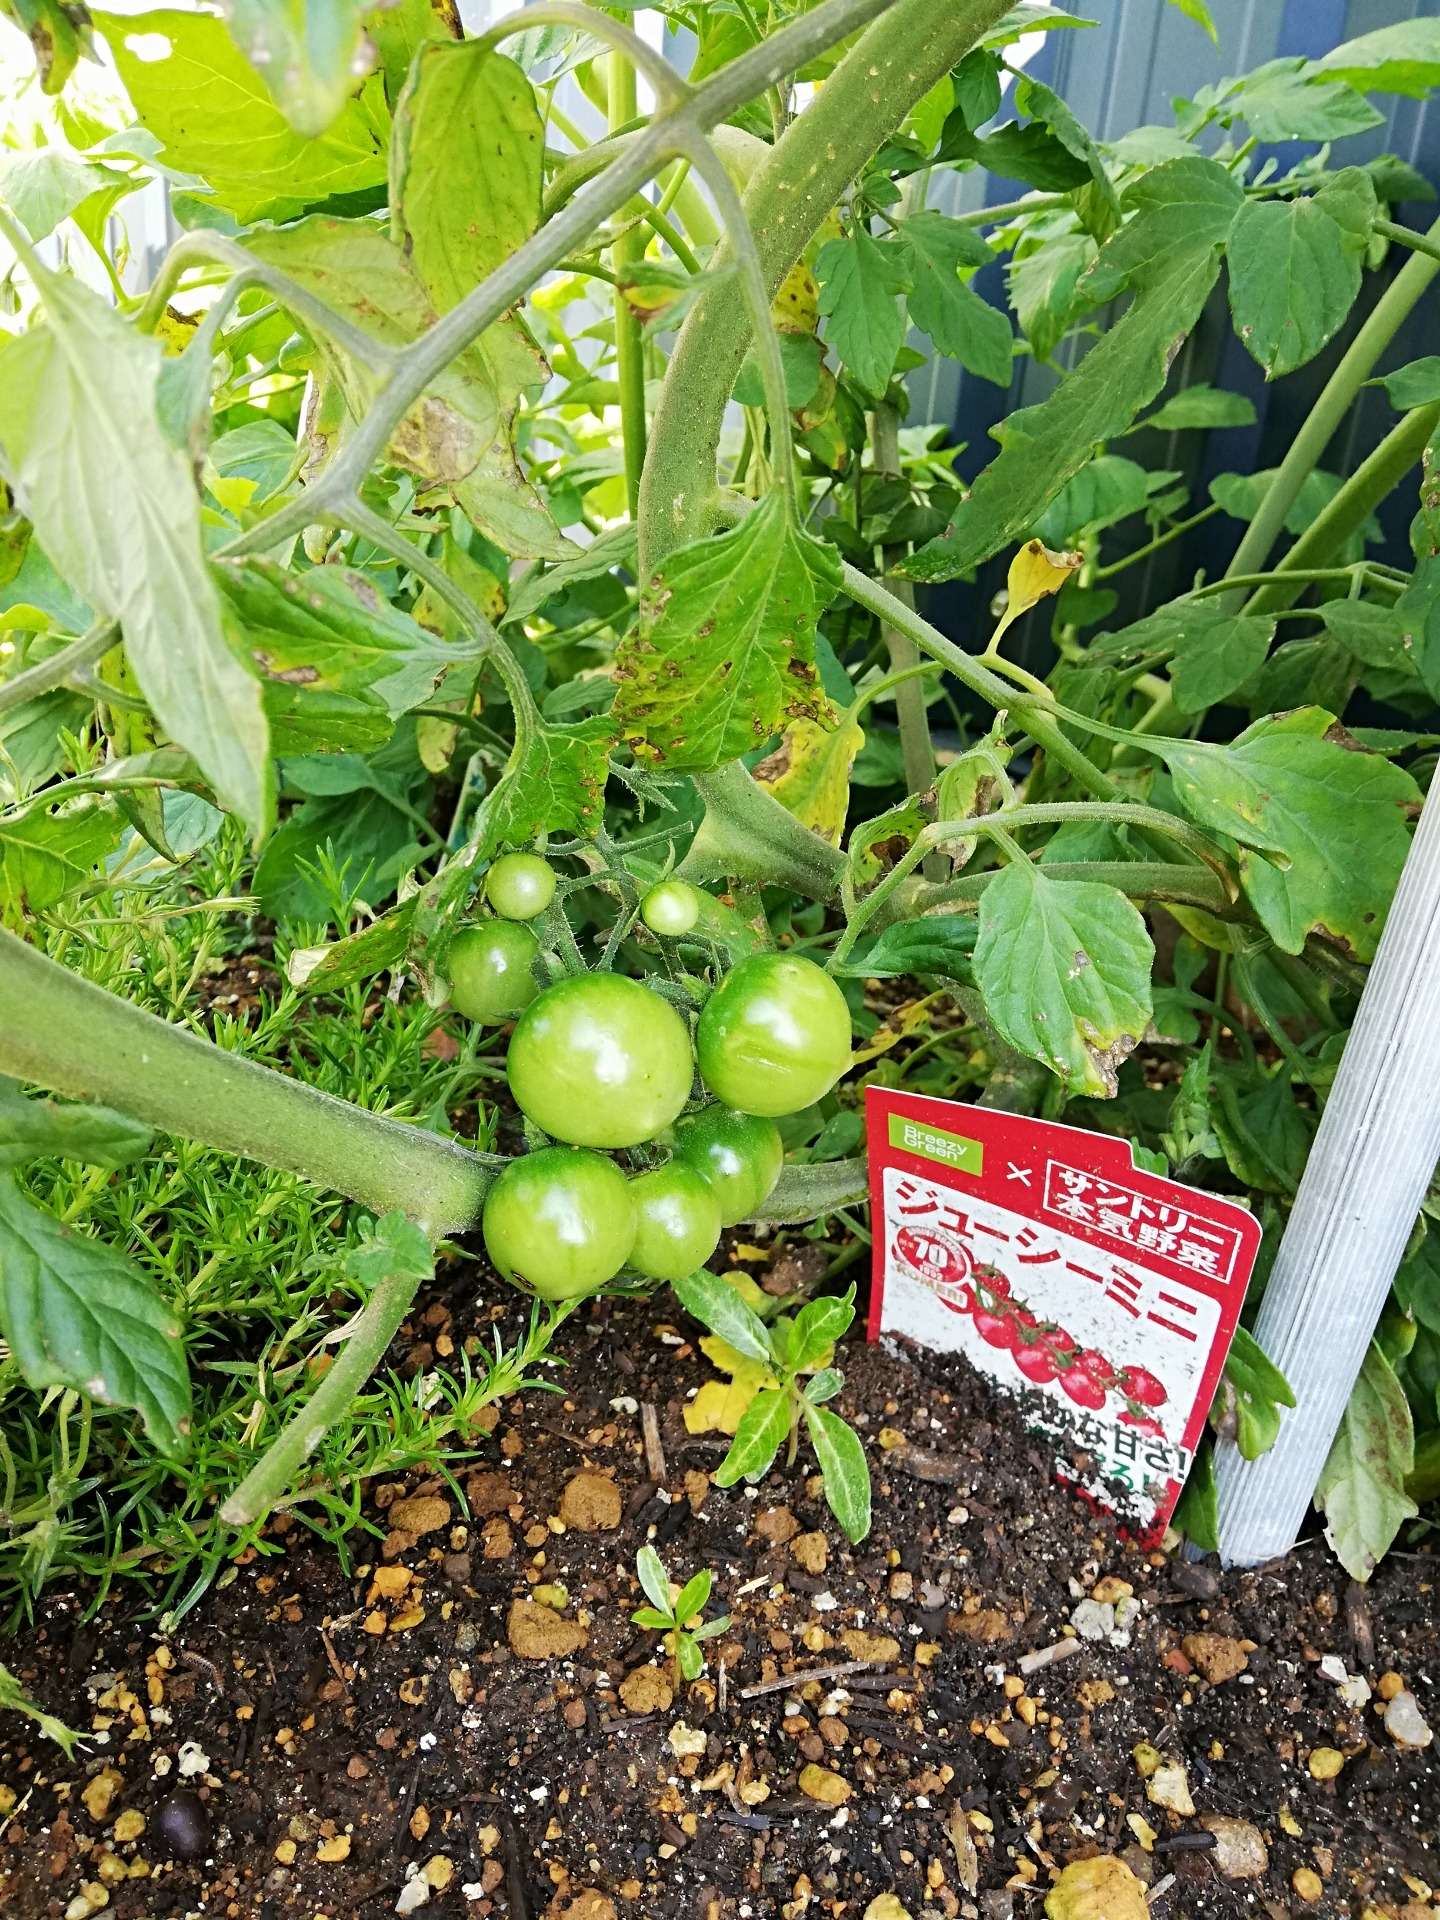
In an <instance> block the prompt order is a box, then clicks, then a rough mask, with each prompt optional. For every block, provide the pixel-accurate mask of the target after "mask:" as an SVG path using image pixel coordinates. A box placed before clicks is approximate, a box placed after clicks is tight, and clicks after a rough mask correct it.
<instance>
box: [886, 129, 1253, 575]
mask: <svg viewBox="0 0 1440 1920" xmlns="http://www.w3.org/2000/svg"><path fill="white" fill-rule="evenodd" d="M1240 197H1241V196H1240V189H1239V187H1238V186H1237V184H1236V182H1235V181H1234V180H1233V179H1232V177H1231V176H1230V175H1229V174H1228V173H1227V172H1226V171H1225V169H1224V168H1223V167H1220V166H1218V165H1216V163H1215V162H1214V161H1211V160H1201V159H1184V160H1172V161H1170V162H1168V163H1167V164H1166V165H1164V166H1161V167H1156V168H1154V169H1153V170H1152V171H1151V172H1149V173H1147V174H1145V175H1144V176H1142V178H1141V180H1140V181H1139V182H1138V183H1137V185H1136V186H1134V187H1132V188H1131V190H1130V193H1129V194H1128V195H1127V205H1128V206H1130V207H1133V208H1134V209H1135V213H1134V217H1133V219H1131V220H1130V221H1129V222H1128V223H1127V224H1126V225H1125V226H1124V227H1122V228H1121V229H1120V230H1119V232H1118V233H1115V234H1113V235H1112V236H1111V238H1110V239H1109V240H1108V241H1107V242H1106V243H1105V245H1104V247H1103V248H1102V249H1101V251H1100V254H1099V257H1098V258H1097V259H1096V261H1095V262H1094V264H1093V265H1092V266H1091V268H1090V269H1089V270H1088V272H1087V274H1086V276H1085V277H1086V282H1087V284H1088V285H1089V286H1090V287H1091V290H1092V291H1093V292H1094V293H1095V295H1096V297H1098V298H1102V299H1109V298H1110V297H1112V295H1113V294H1115V293H1116V292H1118V291H1119V290H1120V288H1121V287H1122V286H1125V285H1129V286H1130V287H1132V288H1133V289H1134V294H1135V297H1134V299H1133V300H1132V302H1131V304H1130V306H1129V308H1128V309H1127V311H1126V312H1125V313H1124V314H1123V315H1122V316H1121V318H1120V319H1119V320H1117V321H1116V322H1115V323H1114V324H1113V325H1112V326H1111V327H1110V328H1109V329H1108V331H1107V332H1106V333H1105V334H1104V335H1103V337H1102V338H1101V339H1100V340H1099V341H1098V342H1097V343H1096V345H1095V346H1094V347H1092V348H1091V350H1090V352H1089V353H1087V354H1086V355H1085V357H1084V359H1082V360H1081V362H1080V364H1079V366H1078V367H1076V369H1075V370H1074V372H1073V373H1069V374H1067V375H1066V376H1065V378H1064V379H1063V380H1062V381H1061V383H1060V385H1059V386H1058V387H1057V388H1056V390H1055V392H1054V393H1053V394H1051V396H1050V397H1049V399H1047V400H1044V401H1042V402H1041V403H1040V405H1039V406H1035V407H1025V408H1023V409H1022V410H1021V411H1020V412H1018V413H1013V414H1011V415H1010V417H1009V418H1008V420H1006V422H1005V423H1004V425H1003V426H1002V427H1000V428H998V429H997V430H996V438H997V439H998V440H999V442H1000V453H999V456H998V457H997V458H996V459H995V460H993V461H992V462H991V464H990V465H989V466H988V467H987V468H986V469H985V471H984V472H983V473H982V474H981V475H980V476H979V478H978V479H977V480H976V482H975V484H974V486H973V487H972V489H971V491H970V493H969V495H968V497H967V498H966V500H965V502H964V504H963V505H962V506H961V507H960V509H959V510H958V512H957V513H956V516H955V521H954V525H953V527H952V528H951V530H950V531H949V532H948V533H946V534H945V535H943V536H942V537H941V538H940V539H938V540H933V541H931V543H930V544H929V545H928V546H927V547H924V548H922V549H921V550H920V552H919V553H917V554H915V555H914V556H912V558H911V559H910V560H909V561H907V562H906V563H905V565H904V567H903V568H902V571H904V572H907V573H909V574H911V575H912V576H913V577H915V578H917V579H922V580H949V579H953V578H954V577H955V575H956V574H958V573H962V572H964V571H965V570H966V569H967V568H969V567H973V566H976V565H978V564H979V562H980V561H982V560H986V559H988V558H989V556H990V555H991V554H992V553H995V552H996V551H997V550H998V549H999V548H1001V547H1003V546H1007V545H1011V544H1014V543H1018V542H1019V541H1022V540H1024V539H1026V538H1028V536H1029V535H1030V534H1031V533H1032V532H1033V531H1034V528H1035V523H1036V521H1037V520H1038V518H1039V516H1040V514H1041V513H1042V512H1043V510H1044V509H1045V507H1046V506H1047V505H1048V504H1049V503H1050V501H1051V500H1053V499H1054V497H1055V496H1056V494H1057V493H1059V491H1060V489H1061V488H1062V487H1063V486H1064V484H1065V482H1066V481H1067V480H1069V479H1070V478H1071V476H1072V475H1074V474H1076V473H1078V472H1079V470H1080V468H1081V467H1082V466H1083V465H1084V464H1085V462H1086V461H1087V460H1088V459H1089V458H1090V457H1091V455H1092V453H1093V451H1094V448H1095V443H1096V442H1097V441H1100V440H1106V439H1109V438H1111V437H1112V436H1113V435H1115V434H1118V433H1123V432H1124V430H1125V429H1126V428H1127V427H1128V426H1129V425H1130V424H1131V423H1132V421H1133V420H1134V419H1135V417H1136V415H1137V414H1138V413H1139V412H1140V410H1141V408H1142V407H1144V406H1146V405H1148V404H1149V402H1150V401H1151V400H1153V399H1154V397H1155V395H1156V394H1157V393H1158V392H1159V391H1160V389H1161V388H1162V387H1163V385H1164V384H1165V379H1166V376H1167V375H1168V373H1169V371H1170V365H1171V362H1172V361H1173V359H1174V357H1175V353H1176V350H1177V348H1178V347H1179V345H1180V342H1181V341H1182V340H1183V339H1184V338H1185V335H1186V334H1187V333H1188V332H1189V330H1190V328H1191V327H1192V326H1193V325H1194V323H1195V320H1196V319H1197V318H1198V316H1199V314H1200V311H1201V309H1202V307H1203V306H1204V304H1205V300H1206V298H1207V296H1208V294H1209V292H1210V289H1211V287H1212V286H1213V285H1214V283H1215V279H1216V276H1217V274H1218V272H1219V264H1220V247H1221V244H1222V243H1223V241H1224V239H1225V236H1226V234H1227V233H1228V231H1229V229H1230V225H1231V223H1232V221H1233V219H1234V216H1235V210H1236V208H1237V207H1238V205H1239V204H1240Z"/></svg>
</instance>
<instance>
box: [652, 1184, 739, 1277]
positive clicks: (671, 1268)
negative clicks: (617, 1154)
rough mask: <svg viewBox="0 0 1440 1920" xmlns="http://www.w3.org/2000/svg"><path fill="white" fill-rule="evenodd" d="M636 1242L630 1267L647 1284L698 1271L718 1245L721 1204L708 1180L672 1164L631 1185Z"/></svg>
mask: <svg viewBox="0 0 1440 1920" xmlns="http://www.w3.org/2000/svg"><path fill="white" fill-rule="evenodd" d="M630 1197H631V1199H632V1200H633V1201H634V1202H635V1218H636V1226H635V1244H634V1246H633V1247H632V1248H631V1249H630V1265H631V1266H632V1267H633V1268H634V1269H635V1271H636V1272H637V1273H643V1274H644V1275H645V1276H646V1278H647V1279H650V1280H683V1279H684V1278H685V1276H686V1274H687V1273H694V1272H695V1270H696V1268H697V1267H703V1266H704V1264H705V1262H706V1261H707V1260H708V1259H709V1258H710V1256H711V1254H712V1253H714V1251H715V1249H716V1247H717V1246H718V1245H719V1242H720V1202H719V1200H718V1199H717V1198H716V1197H715V1192H714V1190H713V1188H712V1187H711V1186H710V1183H709V1181H708V1180H706V1179H705V1178H704V1177H703V1175H701V1174H699V1173H697V1172H696V1171H695V1169H694V1167H692V1166H688V1165H687V1164H686V1163H685V1161H683V1160H671V1161H669V1162H668V1163H667V1164H666V1165H665V1166H663V1167H657V1168H656V1169H655V1171H654V1172H653V1173H641V1174H637V1175H636V1176H635V1178H634V1179H633V1180H632V1181H631V1182H630Z"/></svg>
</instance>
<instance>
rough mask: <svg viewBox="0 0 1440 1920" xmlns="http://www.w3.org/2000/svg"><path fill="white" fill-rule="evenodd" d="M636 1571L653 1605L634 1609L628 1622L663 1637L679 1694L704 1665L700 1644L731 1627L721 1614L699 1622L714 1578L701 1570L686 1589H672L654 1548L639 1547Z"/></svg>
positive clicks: (694, 1678)
mask: <svg viewBox="0 0 1440 1920" xmlns="http://www.w3.org/2000/svg"><path fill="white" fill-rule="evenodd" d="M635 1571H636V1573H637V1574H638V1575H639V1577H640V1584H641V1586H642V1587H643V1588H644V1589H645V1591H646V1593H647V1594H648V1595H649V1596H650V1598H651V1600H653V1601H654V1603H655V1604H654V1605H653V1606H650V1607H637V1608H636V1610H635V1612H634V1613H632V1614H631V1616H630V1618H631V1619H632V1620H633V1621H634V1622H635V1624H636V1626H637V1627H648V1628H649V1629H650V1631H651V1632H652V1633H663V1634H664V1636H665V1650H666V1652H667V1653H668V1654H669V1655H670V1658H671V1661H672V1662H673V1663H674V1667H675V1689H676V1691H677V1693H678V1691H679V1689H680V1682H681V1681H682V1680H698V1679H699V1678H700V1674H701V1671H702V1670H703V1668H704V1665H705V1655H704V1654H703V1653H702V1652H701V1651H700V1642H701V1641H702V1640H713V1639H714V1637H715V1635H716V1634H717V1633H723V1632H724V1631H725V1629H726V1628H727V1627H728V1626H729V1624H730V1616H729V1614H728V1613H722V1614H721V1615H720V1616H719V1618H718V1619H715V1620H705V1621H701V1622H700V1624H699V1625H698V1626H696V1625H695V1624H694V1622H696V1621H699V1620H700V1615H701V1614H702V1613H703V1612H704V1611H705V1602H706V1601H707V1600H708V1599H709V1598H710V1589H711V1587H712V1586H713V1585H714V1584H715V1577H714V1575H713V1574H712V1573H711V1571H710V1569H709V1568H708V1567H702V1568H701V1569H700V1571H699V1573H697V1574H695V1575H694V1577H693V1578H692V1579H690V1580H687V1581H686V1583H685V1585H684V1586H683V1587H680V1588H675V1587H672V1586H671V1584H670V1576H669V1574H667V1573H666V1571H665V1568H664V1565H663V1563H662V1561H661V1559H660V1556H659V1554H658V1553H657V1552H656V1551H655V1549H654V1547H642V1548H641V1549H640V1551H639V1553H638V1554H637V1555H636V1556H635Z"/></svg>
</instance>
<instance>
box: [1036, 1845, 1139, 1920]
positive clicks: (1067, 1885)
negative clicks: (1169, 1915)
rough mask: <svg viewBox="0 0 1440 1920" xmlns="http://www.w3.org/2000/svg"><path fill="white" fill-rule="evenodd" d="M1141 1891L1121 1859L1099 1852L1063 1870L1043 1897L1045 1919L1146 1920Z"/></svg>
mask: <svg viewBox="0 0 1440 1920" xmlns="http://www.w3.org/2000/svg"><path fill="white" fill-rule="evenodd" d="M1149 1915H1150V1907H1149V1904H1148V1902H1147V1901H1146V1899H1145V1889H1144V1887H1143V1886H1142V1885H1141V1884H1140V1882H1139V1881H1138V1880H1137V1879H1136V1878H1135V1875H1134V1874H1133V1873H1132V1872H1131V1871H1130V1869H1129V1867H1127V1866H1126V1864H1125V1862H1124V1861H1123V1860H1116V1859H1115V1858H1114V1857H1113V1856H1112V1855H1110V1854H1105V1853H1102V1854H1100V1855H1098V1856H1097V1858H1095V1859H1094V1860H1076V1861H1075V1862H1074V1863H1073V1864H1072V1865H1070V1866H1068V1867H1066V1869H1065V1871H1064V1872H1063V1873H1062V1874H1061V1876H1060V1878H1059V1879H1058V1880H1057V1881H1056V1882H1055V1884H1054V1886H1053V1887H1052V1888H1051V1889H1050V1892H1049V1893H1048V1894H1047V1895H1046V1898H1045V1920H1149Z"/></svg>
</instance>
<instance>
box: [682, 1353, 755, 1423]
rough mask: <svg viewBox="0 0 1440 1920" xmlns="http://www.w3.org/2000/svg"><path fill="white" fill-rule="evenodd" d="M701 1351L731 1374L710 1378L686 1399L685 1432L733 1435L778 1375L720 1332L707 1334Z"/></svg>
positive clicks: (719, 1368) (722, 1370)
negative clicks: (751, 1403) (692, 1397)
mask: <svg viewBox="0 0 1440 1920" xmlns="http://www.w3.org/2000/svg"><path fill="white" fill-rule="evenodd" d="M700 1351H701V1352H702V1353H703V1354H704V1355H705V1358H706V1359H707V1360H708V1361H710V1363H711V1365H712V1366H714V1367H716V1368H717V1369H718V1370H719V1371H720V1372H721V1373H726V1374H729V1376H730V1377H729V1379H728V1380H707V1381H706V1382H705V1384H704V1386H703V1387H701V1389H700V1391H699V1392H698V1393H697V1394H696V1396H695V1398H694V1399H693V1400H690V1401H687V1402H686V1405H685V1410H684V1411H685V1428H686V1431H687V1432H688V1433H729V1434H733V1433H734V1432H735V1430H736V1428H737V1427H738V1426H739V1425H740V1421H741V1419H742V1418H743V1416H744V1413H745V1409H746V1408H747V1407H748V1406H749V1404H750V1402H751V1401H752V1400H753V1399H754V1398H755V1396H756V1394H757V1393H758V1392H759V1391H760V1389H761V1388H762V1387H773V1386H774V1385H775V1384H776V1381H775V1376H774V1374H773V1373H771V1371H770V1369H769V1368H768V1367H767V1366H766V1365H765V1364H764V1362H763V1361H760V1360H751V1359H750V1358H749V1357H748V1356H747V1355H745V1354H743V1353H737V1352H736V1351H735V1349H734V1347H731V1346H727V1345H726V1343H725V1342H724V1341H723V1340H722V1339H720V1338H719V1336H718V1335H717V1334H713V1333H708V1334H706V1336H705V1338H704V1339H703V1340H702V1341H701V1342H700Z"/></svg>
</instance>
